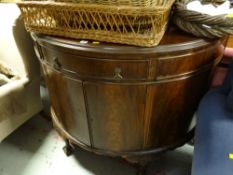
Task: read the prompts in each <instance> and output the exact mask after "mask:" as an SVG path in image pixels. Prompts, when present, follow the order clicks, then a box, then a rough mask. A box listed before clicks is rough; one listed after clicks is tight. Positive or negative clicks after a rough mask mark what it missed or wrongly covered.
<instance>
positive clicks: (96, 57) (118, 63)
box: [32, 27, 224, 157]
mask: <svg viewBox="0 0 233 175" xmlns="http://www.w3.org/2000/svg"><path fill="white" fill-rule="evenodd" d="M32 37H33V39H34V41H35V47H36V52H37V55H38V57H39V59H40V62H41V65H42V68H43V74H44V78H45V82H46V85H47V87H48V90H49V94H50V98H51V102H52V116H53V122H54V125H55V127H56V128H57V130H58V131H59V133H60V134H61V135H62V136H63V137H65V138H66V139H67V140H68V141H69V143H71V144H75V145H78V146H80V147H82V148H84V149H86V150H89V151H91V152H95V153H98V154H103V155H110V156H122V157H130V156H140V155H146V154H151V153H157V152H161V151H165V150H168V149H172V148H175V147H177V146H179V145H182V144H184V143H185V142H186V141H187V139H190V136H191V134H190V132H189V125H190V122H191V120H192V117H193V114H194V112H195V110H196V109H197V106H198V103H199V101H200V99H201V97H202V96H203V95H204V93H205V92H206V90H207V89H208V85H209V78H210V75H211V73H212V70H213V67H214V66H215V65H216V63H218V61H219V60H220V59H221V56H222V52H223V45H224V44H223V40H209V41H207V40H203V39H200V38H195V37H193V36H191V35H188V34H185V33H183V32H181V31H180V30H178V29H176V28H173V27H171V28H169V30H168V31H167V32H166V34H165V36H164V37H163V39H162V41H161V43H160V45H158V46H157V47H152V48H143V47H136V46H127V45H118V44H109V43H98V42H92V41H88V43H87V42H84V41H83V40H81V41H80V40H72V39H64V38H58V37H52V36H46V35H41V34H35V33H33V34H32Z"/></svg>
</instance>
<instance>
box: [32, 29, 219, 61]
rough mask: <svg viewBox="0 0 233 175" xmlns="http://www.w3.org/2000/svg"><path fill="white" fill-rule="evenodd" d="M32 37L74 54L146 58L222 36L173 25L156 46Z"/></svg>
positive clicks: (204, 44)
mask: <svg viewBox="0 0 233 175" xmlns="http://www.w3.org/2000/svg"><path fill="white" fill-rule="evenodd" d="M32 37H33V39H34V40H36V41H37V42H38V43H40V45H43V46H46V47H50V48H52V49H53V48H59V50H60V49H61V50H63V49H64V50H63V51H65V52H68V53H69V52H70V53H72V54H78V55H80V56H86V57H93V56H94V57H95V58H102V59H105V58H107V59H111V58H114V59H129V57H130V58H132V59H145V58H156V57H158V56H159V57H160V56H164V55H168V54H169V53H172V54H173V55H174V54H175V53H177V54H182V52H185V53H187V50H190V52H192V51H195V50H199V49H205V48H208V47H214V46H215V45H216V44H217V43H218V42H219V40H205V39H202V38H197V37H194V36H192V35H189V34H186V33H184V32H182V31H180V30H179V29H177V28H175V27H170V28H169V29H168V30H167V32H166V33H165V35H164V37H163V39H162V40H161V42H160V44H159V45H158V46H156V47H150V48H148V47H147V48H146V47H137V46H129V45H121V44H111V43H103V42H100V43H98V44H93V43H92V41H90V40H88V43H86V44H85V43H82V42H80V41H81V40H74V39H65V38H59V37H53V36H47V35H42V34H36V33H32Z"/></svg>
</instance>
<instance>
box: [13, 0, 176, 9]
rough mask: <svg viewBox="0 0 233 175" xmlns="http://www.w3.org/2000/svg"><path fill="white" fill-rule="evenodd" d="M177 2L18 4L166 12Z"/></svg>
mask: <svg viewBox="0 0 233 175" xmlns="http://www.w3.org/2000/svg"><path fill="white" fill-rule="evenodd" d="M174 2H175V0H167V3H165V4H164V5H161V6H150V7H144V6H130V5H119V6H114V5H102V4H85V3H73V2H54V1H52V2H51V1H35V0H34V1H20V2H17V3H16V4H17V5H19V6H23V5H41V6H51V7H52V6H57V7H64V6H66V7H73V8H81V7H83V8H97V9H98V8H101V9H108V10H116V9H117V10H118V11H125V10H127V11H128V10H132V9H133V10H138V11H153V10H165V9H169V8H171V6H172V4H173V3H174Z"/></svg>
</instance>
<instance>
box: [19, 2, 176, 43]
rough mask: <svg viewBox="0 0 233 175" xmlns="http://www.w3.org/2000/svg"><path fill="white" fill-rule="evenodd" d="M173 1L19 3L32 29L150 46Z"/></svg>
mask: <svg viewBox="0 0 233 175" xmlns="http://www.w3.org/2000/svg"><path fill="white" fill-rule="evenodd" d="M74 1H76V0H74ZM83 1H88V0H83ZM89 1H90V0H89ZM105 1H106V0H105ZM133 1H135V0H133ZM173 2H174V0H167V1H163V3H161V5H158V4H156V5H154V6H153V5H152V6H149V7H143V6H136V5H135V6H132V5H120V6H117V5H108V4H104V5H103V4H98V3H93V4H92V3H72V2H51V1H41V0H40V1H25V2H20V3H18V6H19V8H20V10H21V13H22V15H23V18H24V23H25V26H26V29H27V30H28V31H31V32H40V33H44V34H49V35H56V36H63V37H70V38H78V39H92V40H98V41H105V42H113V43H122V44H130V45H137V46H146V47H151V46H155V45H157V44H158V43H159V42H160V40H161V38H162V37H163V34H164V32H165V30H166V25H167V22H168V19H169V14H170V9H171V6H172V4H173Z"/></svg>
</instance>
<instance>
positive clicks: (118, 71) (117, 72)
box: [113, 67, 123, 81]
mask: <svg viewBox="0 0 233 175" xmlns="http://www.w3.org/2000/svg"><path fill="white" fill-rule="evenodd" d="M114 72H115V76H114V77H113V78H114V80H117V81H119V80H122V79H123V77H122V75H121V68H119V67H116V68H115V70H114Z"/></svg>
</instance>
